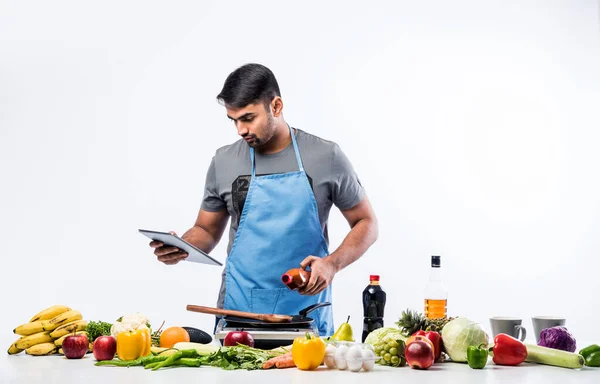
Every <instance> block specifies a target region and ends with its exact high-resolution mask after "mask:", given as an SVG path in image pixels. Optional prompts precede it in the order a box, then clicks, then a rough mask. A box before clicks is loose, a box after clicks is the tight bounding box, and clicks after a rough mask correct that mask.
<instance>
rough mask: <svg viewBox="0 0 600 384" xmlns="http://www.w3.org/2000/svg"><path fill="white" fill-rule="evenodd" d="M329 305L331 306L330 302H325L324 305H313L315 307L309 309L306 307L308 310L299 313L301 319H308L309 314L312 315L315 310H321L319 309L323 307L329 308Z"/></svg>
mask: <svg viewBox="0 0 600 384" xmlns="http://www.w3.org/2000/svg"><path fill="white" fill-rule="evenodd" d="M329 305H331V303H330V302H328V301H325V302H323V303H317V304H313V305H311V306H308V307H306V308H304V309H302V310H300V312H299V313H300V316H301V317H306V315H308V314H309V313H311V312H312V311H314V310H315V309H319V308H321V307H327V306H329Z"/></svg>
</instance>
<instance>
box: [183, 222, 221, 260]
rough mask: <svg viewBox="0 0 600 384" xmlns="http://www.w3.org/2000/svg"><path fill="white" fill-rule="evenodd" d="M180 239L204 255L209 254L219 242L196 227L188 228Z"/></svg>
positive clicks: (208, 233) (202, 229)
mask: <svg viewBox="0 0 600 384" xmlns="http://www.w3.org/2000/svg"><path fill="white" fill-rule="evenodd" d="M181 238H182V239H183V240H185V241H187V242H188V243H190V244H192V245H194V246H195V247H196V248H199V249H201V250H203V251H204V252H206V253H210V252H211V251H212V250H213V249H214V248H215V247H216V246H217V244H218V242H219V240H218V239H215V238H214V237H213V236H212V235H211V234H210V232H208V231H206V230H205V229H204V228H202V227H199V226H197V225H195V226H193V227H192V228H190V229H189V230H188V231H187V232H186V233H184V234H183V236H181Z"/></svg>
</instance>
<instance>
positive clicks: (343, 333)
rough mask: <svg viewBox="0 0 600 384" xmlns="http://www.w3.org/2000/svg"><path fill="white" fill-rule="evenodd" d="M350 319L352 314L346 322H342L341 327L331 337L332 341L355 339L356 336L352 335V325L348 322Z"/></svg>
mask: <svg viewBox="0 0 600 384" xmlns="http://www.w3.org/2000/svg"><path fill="white" fill-rule="evenodd" d="M348 321H350V316H348V319H347V320H346V322H345V323H342V324H341V325H340V327H339V328H338V329H337V331H335V333H334V334H333V335H331V337H330V338H329V340H332V341H354V336H353V335H352V327H351V326H350V324H349V323H348Z"/></svg>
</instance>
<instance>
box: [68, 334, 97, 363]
mask: <svg viewBox="0 0 600 384" xmlns="http://www.w3.org/2000/svg"><path fill="white" fill-rule="evenodd" d="M89 348H90V341H89V340H88V337H87V336H86V335H85V334H83V333H82V334H80V335H71V336H67V337H66V338H65V340H64V341H63V344H62V350H63V353H64V354H65V357H66V358H67V359H81V358H82V357H83V356H84V355H85V354H86V353H87V351H88V349H89Z"/></svg>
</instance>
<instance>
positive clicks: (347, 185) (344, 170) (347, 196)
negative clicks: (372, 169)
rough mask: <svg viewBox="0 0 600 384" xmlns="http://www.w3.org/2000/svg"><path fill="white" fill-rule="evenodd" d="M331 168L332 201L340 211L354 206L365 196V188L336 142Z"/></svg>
mask: <svg viewBox="0 0 600 384" xmlns="http://www.w3.org/2000/svg"><path fill="white" fill-rule="evenodd" d="M331 169H332V175H333V188H332V196H331V198H332V201H333V203H334V204H335V206H336V207H338V208H339V209H340V210H342V211H343V210H346V209H350V208H352V207H354V206H355V205H356V204H358V203H359V202H360V201H361V200H362V199H363V197H364V196H365V189H364V188H363V186H362V185H361V183H360V180H359V179H358V176H357V175H356V172H354V168H353V167H352V164H351V163H350V160H348V158H347V157H346V155H345V154H344V152H342V149H341V148H340V147H339V146H338V145H337V144H335V145H334V147H333V153H332V159H331Z"/></svg>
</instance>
